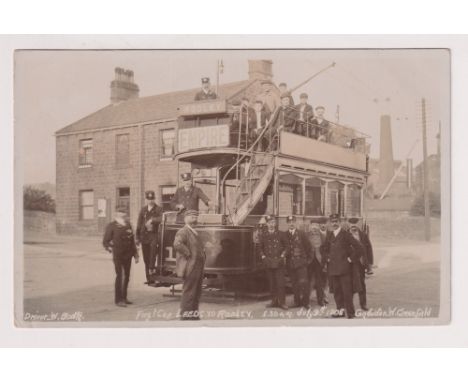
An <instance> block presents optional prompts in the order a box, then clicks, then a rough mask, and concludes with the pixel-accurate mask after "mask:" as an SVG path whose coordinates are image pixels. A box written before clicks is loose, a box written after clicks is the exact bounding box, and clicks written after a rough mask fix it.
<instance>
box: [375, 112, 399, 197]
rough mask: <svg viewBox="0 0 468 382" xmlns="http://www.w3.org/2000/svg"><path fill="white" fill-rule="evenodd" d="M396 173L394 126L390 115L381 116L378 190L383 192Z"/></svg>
mask: <svg viewBox="0 0 468 382" xmlns="http://www.w3.org/2000/svg"><path fill="white" fill-rule="evenodd" d="M394 173H395V165H394V163H393V144H392V126H391V119H390V116H389V115H382V116H381V117H380V159H379V181H378V187H377V190H378V192H379V193H382V192H383V191H384V190H385V187H387V185H388V183H390V180H391V179H392V178H393V174H394Z"/></svg>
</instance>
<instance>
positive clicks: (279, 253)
mask: <svg viewBox="0 0 468 382" xmlns="http://www.w3.org/2000/svg"><path fill="white" fill-rule="evenodd" d="M287 246H288V243H287V241H286V238H285V236H284V234H283V232H280V231H278V230H277V229H276V230H275V231H274V232H270V231H268V229H266V230H264V231H263V232H262V234H261V236H260V245H259V250H260V255H261V256H262V257H263V256H265V258H264V259H263V263H264V264H265V266H266V267H267V268H273V269H274V268H280V267H283V266H284V264H285V261H286V251H287Z"/></svg>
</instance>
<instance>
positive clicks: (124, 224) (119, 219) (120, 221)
mask: <svg viewBox="0 0 468 382" xmlns="http://www.w3.org/2000/svg"><path fill="white" fill-rule="evenodd" d="M114 220H115V221H116V222H117V224H120V225H121V226H124V227H125V226H126V225H127V223H125V220H123V219H121V218H117V217H116V218H115V219H114Z"/></svg>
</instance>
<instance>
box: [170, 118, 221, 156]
mask: <svg viewBox="0 0 468 382" xmlns="http://www.w3.org/2000/svg"><path fill="white" fill-rule="evenodd" d="M228 145H229V126H228V125H216V126H203V127H192V128H186V129H180V130H179V136H178V145H177V146H178V150H179V153H183V152H187V151H191V150H198V149H204V148H211V147H226V146H228Z"/></svg>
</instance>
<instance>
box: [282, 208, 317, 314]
mask: <svg viewBox="0 0 468 382" xmlns="http://www.w3.org/2000/svg"><path fill="white" fill-rule="evenodd" d="M286 222H287V223H288V227H289V229H288V231H287V232H286V240H287V245H288V247H287V262H288V271H289V277H290V279H291V283H292V288H293V293H294V305H293V306H292V307H294V308H296V307H300V306H302V307H304V308H305V309H310V283H309V275H308V272H307V270H308V266H309V264H310V263H311V261H312V253H311V252H312V248H311V246H310V242H309V240H308V238H307V235H306V234H305V233H304V232H303V231H301V230H299V229H298V228H297V225H296V217H295V216H288V217H287V218H286Z"/></svg>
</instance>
